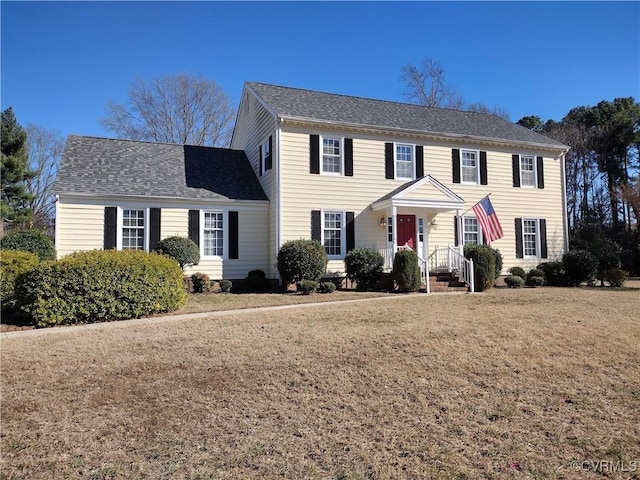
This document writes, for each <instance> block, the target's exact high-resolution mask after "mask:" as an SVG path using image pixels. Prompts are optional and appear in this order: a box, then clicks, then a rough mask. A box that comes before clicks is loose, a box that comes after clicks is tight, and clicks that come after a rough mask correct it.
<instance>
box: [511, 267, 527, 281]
mask: <svg viewBox="0 0 640 480" xmlns="http://www.w3.org/2000/svg"><path fill="white" fill-rule="evenodd" d="M508 272H509V273H510V274H511V275H515V276H516V277H520V278H521V279H522V281H523V282H524V281H525V280H526V279H527V274H526V273H525V272H524V268H522V267H511V268H510V269H509V270H508Z"/></svg>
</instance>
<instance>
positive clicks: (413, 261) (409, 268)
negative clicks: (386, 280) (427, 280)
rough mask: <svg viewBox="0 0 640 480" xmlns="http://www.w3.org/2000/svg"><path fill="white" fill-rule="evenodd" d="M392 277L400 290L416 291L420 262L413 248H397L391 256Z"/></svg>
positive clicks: (418, 287) (419, 281)
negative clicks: (392, 256)
mask: <svg viewBox="0 0 640 480" xmlns="http://www.w3.org/2000/svg"><path fill="white" fill-rule="evenodd" d="M393 279H394V280H395V281H396V283H397V284H398V289H399V290H400V291H401V292H417V291H418V290H420V283H421V281H422V279H421V278H420V264H419V263H418V255H417V254H416V252H414V251H413V250H409V249H404V250H398V251H397V252H396V256H395V257H394V258H393Z"/></svg>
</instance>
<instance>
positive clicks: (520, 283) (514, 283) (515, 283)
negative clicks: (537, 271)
mask: <svg viewBox="0 0 640 480" xmlns="http://www.w3.org/2000/svg"><path fill="white" fill-rule="evenodd" d="M504 283H505V284H506V285H507V286H508V287H509V288H521V287H524V280H523V279H522V277H521V276H520V275H508V276H506V277H504Z"/></svg>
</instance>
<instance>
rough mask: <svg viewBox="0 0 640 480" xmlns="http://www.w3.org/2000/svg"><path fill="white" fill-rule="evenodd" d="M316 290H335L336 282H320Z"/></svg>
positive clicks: (322, 291)
mask: <svg viewBox="0 0 640 480" xmlns="http://www.w3.org/2000/svg"><path fill="white" fill-rule="evenodd" d="M318 291H319V292H320V293H333V292H335V291H336V284H335V283H333V282H321V283H320V286H319V287H318Z"/></svg>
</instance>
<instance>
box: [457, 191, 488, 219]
mask: <svg viewBox="0 0 640 480" xmlns="http://www.w3.org/2000/svg"><path fill="white" fill-rule="evenodd" d="M489 195H491V194H490V193H487V194H486V195H485V196H484V197H482V198H481V199H480V200H478V201H477V202H476V203H474V204H473V207H475V206H476V205H477V204H479V203H480V202H481V201H482V200H484V199H485V198H487V197H488V196H489ZM473 207H469V208H467V209H466V210H465V212H464V213H463V214H462V215H460V216H461V217H464V215H465V214H466V213H467V212H468V211H469V210H472V209H473Z"/></svg>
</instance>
